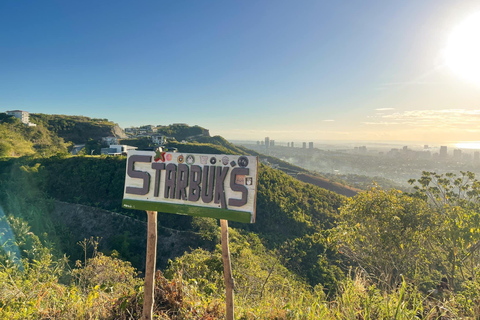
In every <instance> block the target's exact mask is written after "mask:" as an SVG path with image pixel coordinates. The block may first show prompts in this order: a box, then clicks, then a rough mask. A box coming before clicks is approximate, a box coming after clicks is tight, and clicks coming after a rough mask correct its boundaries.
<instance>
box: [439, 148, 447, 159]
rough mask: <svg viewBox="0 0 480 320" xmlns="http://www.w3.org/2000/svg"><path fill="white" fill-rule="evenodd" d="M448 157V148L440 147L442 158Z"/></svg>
mask: <svg viewBox="0 0 480 320" xmlns="http://www.w3.org/2000/svg"><path fill="white" fill-rule="evenodd" d="M446 157H447V146H441V147H440V158H446Z"/></svg>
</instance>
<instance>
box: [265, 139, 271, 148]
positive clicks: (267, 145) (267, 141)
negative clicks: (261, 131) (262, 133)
mask: <svg viewBox="0 0 480 320" xmlns="http://www.w3.org/2000/svg"><path fill="white" fill-rule="evenodd" d="M269 146H270V138H269V137H265V147H267V148H268V147H269Z"/></svg>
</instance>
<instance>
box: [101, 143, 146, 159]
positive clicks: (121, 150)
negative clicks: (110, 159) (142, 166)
mask: <svg viewBox="0 0 480 320" xmlns="http://www.w3.org/2000/svg"><path fill="white" fill-rule="evenodd" d="M135 149H137V147H132V146H127V145H118V144H112V145H110V147H109V148H102V149H101V150H100V152H101V154H107V155H110V156H119V155H122V154H123V155H126V154H127V152H128V150H135Z"/></svg>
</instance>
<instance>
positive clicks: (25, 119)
mask: <svg viewBox="0 0 480 320" xmlns="http://www.w3.org/2000/svg"><path fill="white" fill-rule="evenodd" d="M6 113H7V114H8V115H10V116H14V117H15V118H17V119H20V121H21V122H22V123H23V124H25V125H27V126H29V127H35V126H36V124H35V123H31V122H30V113H28V112H27V111H22V110H10V111H7V112H6Z"/></svg>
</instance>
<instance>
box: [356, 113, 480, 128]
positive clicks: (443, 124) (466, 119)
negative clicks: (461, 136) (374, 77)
mask: <svg viewBox="0 0 480 320" xmlns="http://www.w3.org/2000/svg"><path fill="white" fill-rule="evenodd" d="M370 119H371V120H373V121H369V122H364V124H369V125H374V124H377V125H385V124H401V125H404V126H413V127H431V128H436V129H455V128H457V129H465V130H466V129H471V127H475V128H476V127H478V124H479V123H480V109H476V110H467V109H443V110H410V111H403V112H394V113H390V114H382V115H376V116H373V117H370ZM376 119H377V120H378V121H374V120H376Z"/></svg>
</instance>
